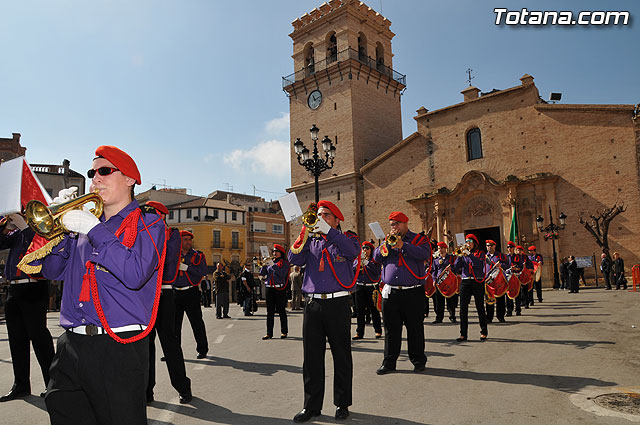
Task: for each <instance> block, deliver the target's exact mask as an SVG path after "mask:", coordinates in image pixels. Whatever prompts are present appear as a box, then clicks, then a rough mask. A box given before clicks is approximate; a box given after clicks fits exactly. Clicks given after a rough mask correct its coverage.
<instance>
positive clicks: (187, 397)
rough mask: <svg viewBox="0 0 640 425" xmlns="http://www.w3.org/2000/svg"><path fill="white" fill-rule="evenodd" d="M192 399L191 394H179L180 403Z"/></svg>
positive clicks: (185, 402)
mask: <svg viewBox="0 0 640 425" xmlns="http://www.w3.org/2000/svg"><path fill="white" fill-rule="evenodd" d="M191 400H193V395H192V394H191V393H190V392H189V393H183V394H180V404H187V403H189V402H190V401H191Z"/></svg>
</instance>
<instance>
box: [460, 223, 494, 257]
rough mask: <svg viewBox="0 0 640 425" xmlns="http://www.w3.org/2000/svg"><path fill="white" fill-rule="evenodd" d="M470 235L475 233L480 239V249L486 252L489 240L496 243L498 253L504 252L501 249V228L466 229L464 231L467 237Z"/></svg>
mask: <svg viewBox="0 0 640 425" xmlns="http://www.w3.org/2000/svg"><path fill="white" fill-rule="evenodd" d="M469 233H473V234H474V235H475V236H476V237H477V238H478V242H480V249H482V250H485V251H486V245H485V242H486V241H487V239H491V240H492V241H494V242H495V243H496V251H500V252H502V249H501V248H502V243H501V237H500V235H501V234H502V233H501V231H500V227H499V226H495V227H482V228H478V229H466V230H465V231H464V234H465V235H468V234H469Z"/></svg>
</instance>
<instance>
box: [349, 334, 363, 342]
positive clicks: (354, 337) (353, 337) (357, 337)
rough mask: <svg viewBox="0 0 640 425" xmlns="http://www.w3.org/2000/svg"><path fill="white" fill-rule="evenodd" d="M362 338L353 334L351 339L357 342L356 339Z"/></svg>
mask: <svg viewBox="0 0 640 425" xmlns="http://www.w3.org/2000/svg"><path fill="white" fill-rule="evenodd" d="M362 338H364V336H362V335H360V334H355V335H354V336H352V337H351V339H352V340H354V341H355V340H357V339H362Z"/></svg>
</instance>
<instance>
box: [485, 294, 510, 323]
mask: <svg viewBox="0 0 640 425" xmlns="http://www.w3.org/2000/svg"><path fill="white" fill-rule="evenodd" d="M505 298H507V296H506V295H503V296H501V297H496V303H495V304H486V305H485V309H486V313H487V322H488V323H491V321H493V313H494V312H495V313H496V317H497V318H498V320H500V321H502V320H504V313H505V304H506V301H505ZM512 303H513V301H512Z"/></svg>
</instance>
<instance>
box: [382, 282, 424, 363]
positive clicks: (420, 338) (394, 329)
mask: <svg viewBox="0 0 640 425" xmlns="http://www.w3.org/2000/svg"><path fill="white" fill-rule="evenodd" d="M425 298H426V296H425V294H424V287H423V286H418V287H417V288H412V289H403V290H401V289H391V293H390V294H389V298H386V299H385V298H383V299H382V318H383V320H384V332H385V335H384V360H383V361H382V366H385V367H387V368H389V369H395V368H396V361H397V360H398V356H399V355H400V346H401V344H402V325H403V324H404V326H405V327H406V328H407V349H408V350H407V351H408V353H409V360H411V363H413V365H414V366H424V364H425V363H426V362H427V356H426V355H425V353H424V324H423V323H424V304H425V301H424V300H425Z"/></svg>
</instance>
